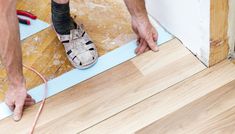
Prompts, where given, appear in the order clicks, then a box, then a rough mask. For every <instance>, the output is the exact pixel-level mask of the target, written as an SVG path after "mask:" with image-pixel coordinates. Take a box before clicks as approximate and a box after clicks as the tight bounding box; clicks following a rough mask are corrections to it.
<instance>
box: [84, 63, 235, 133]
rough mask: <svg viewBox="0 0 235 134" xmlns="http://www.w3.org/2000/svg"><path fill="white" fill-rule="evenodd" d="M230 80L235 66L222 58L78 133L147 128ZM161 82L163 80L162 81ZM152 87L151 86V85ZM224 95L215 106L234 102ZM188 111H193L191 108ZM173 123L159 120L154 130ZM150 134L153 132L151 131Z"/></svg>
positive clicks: (164, 127) (229, 106)
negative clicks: (221, 101)
mask: <svg viewBox="0 0 235 134" xmlns="http://www.w3.org/2000/svg"><path fill="white" fill-rule="evenodd" d="M156 75H157V74H156ZM233 80H235V65H234V64H233V63H231V62H229V61H224V62H222V63H220V64H218V65H216V66H214V67H212V68H209V69H206V70H204V71H202V72H200V73H198V74H196V75H194V76H192V77H190V78H188V79H186V80H184V81H183V82H180V83H178V84H176V85H174V86H172V87H170V88H168V89H166V90H164V91H162V92H160V93H158V94H155V95H154V96H152V97H150V98H148V99H146V100H144V101H143V102H141V103H139V104H136V105H135V106H133V107H131V108H129V109H126V110H125V111H123V112H121V113H118V114H117V115H115V116H113V117H111V118H109V119H107V120H105V121H103V122H101V123H99V124H97V125H95V126H93V127H91V128H89V129H87V130H85V131H84V132H82V134H92V133H96V134H99V133H100V134H110V133H112V134H126V133H134V132H138V131H139V130H140V129H142V128H144V127H147V126H148V125H151V124H152V123H154V122H158V121H159V120H161V119H163V118H164V117H166V116H168V115H169V114H174V112H176V111H178V110H180V109H182V108H183V107H185V106H187V105H189V104H190V103H193V102H194V101H197V100H198V99H200V98H201V97H203V96H206V95H207V94H209V93H211V92H213V91H216V90H217V89H218V88H220V87H222V86H224V85H226V84H227V83H229V82H231V81H233ZM162 83H165V81H164V82H162ZM233 84H234V83H232V84H231V83H230V86H229V89H231V91H230V92H231V93H232V94H233V95H234V91H233V90H232V88H233V87H234V85H233ZM231 85H232V86H231ZM152 88H155V87H154V86H153V87H152ZM229 89H227V90H229ZM221 90H223V89H221ZM221 92H222V93H221V94H223V91H221ZM225 94H226V93H225ZM226 95H227V96H225V97H224V96H223V97H224V98H227V97H228V96H229V97H230V98H228V99H230V100H228V101H227V104H225V106H223V105H222V103H221V105H218V106H220V107H225V109H226V108H228V109H229V108H231V107H233V105H234V97H232V96H230V94H226ZM214 99H216V98H214ZM217 100H218V101H219V100H220V98H217ZM205 103H207V102H205ZM218 103H219V102H218ZM218 109H219V108H218ZM197 110H198V112H199V111H200V109H197ZM213 110H214V109H212V112H213ZM187 112H188V111H185V112H184V113H180V114H182V116H183V115H187V114H188V113H187ZM189 112H190V111H189ZM192 112H194V111H193V110H192ZM202 112H203V111H202ZM196 114H197V112H196ZM192 117H193V116H192ZM184 119H186V120H187V116H186V117H185V116H184ZM171 121H173V122H171ZM179 121H180V120H179ZM188 121H191V122H194V120H190V119H188ZM175 122H176V123H177V120H175ZM175 122H174V118H169V121H168V122H166V123H165V125H164V124H162V123H159V127H162V128H161V129H156V131H157V133H158V132H159V134H165V133H164V132H165V131H164V130H166V131H167V130H168V131H170V132H172V133H174V132H175V129H174V125H173V128H172V129H170V128H169V129H168V126H169V125H170V124H168V123H175ZM163 125H164V126H163ZM150 127H151V126H150ZM182 127H183V126H180V127H179V129H180V128H182ZM154 128H155V126H154V127H153V130H155V129H154ZM162 129H163V130H162ZM114 130H115V131H114ZM142 131H144V130H142ZM176 132H177V131H176ZM143 133H151V131H150V132H148V131H144V132H143ZM153 133H154V134H156V133H155V132H154V131H153ZM174 134H175V133H174ZM188 134H190V132H188Z"/></svg>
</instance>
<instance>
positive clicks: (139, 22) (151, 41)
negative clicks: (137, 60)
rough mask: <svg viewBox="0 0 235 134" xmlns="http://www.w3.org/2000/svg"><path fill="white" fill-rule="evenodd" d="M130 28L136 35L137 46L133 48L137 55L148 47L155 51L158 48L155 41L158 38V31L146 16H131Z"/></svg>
mask: <svg viewBox="0 0 235 134" xmlns="http://www.w3.org/2000/svg"><path fill="white" fill-rule="evenodd" d="M132 29H133V30H134V32H135V33H136V34H137V37H138V40H137V41H138V47H137V48H136V50H135V52H136V54H137V55H140V54H142V53H144V52H146V51H148V50H150V49H151V50H153V51H155V52H157V51H158V50H159V49H158V46H157V45H156V43H155V42H156V41H157V39H158V33H157V31H156V29H155V28H154V27H153V25H152V24H151V23H150V21H149V19H148V17H147V16H145V17H142V18H135V17H132Z"/></svg>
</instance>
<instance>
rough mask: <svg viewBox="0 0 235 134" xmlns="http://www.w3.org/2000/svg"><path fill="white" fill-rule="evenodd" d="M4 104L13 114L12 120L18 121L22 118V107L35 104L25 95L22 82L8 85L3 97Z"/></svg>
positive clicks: (25, 91)
mask: <svg viewBox="0 0 235 134" xmlns="http://www.w3.org/2000/svg"><path fill="white" fill-rule="evenodd" d="M5 103H6V104H7V105H8V107H9V108H10V109H11V110H12V111H13V112H14V113H13V119H14V120H15V121H19V120H20V119H21V117H22V114H23V109H24V107H28V106H31V105H33V104H35V100H34V99H33V98H32V97H31V96H30V95H29V94H27V90H26V88H25V82H23V83H20V84H10V85H9V89H8V91H7V92H6V96H5Z"/></svg>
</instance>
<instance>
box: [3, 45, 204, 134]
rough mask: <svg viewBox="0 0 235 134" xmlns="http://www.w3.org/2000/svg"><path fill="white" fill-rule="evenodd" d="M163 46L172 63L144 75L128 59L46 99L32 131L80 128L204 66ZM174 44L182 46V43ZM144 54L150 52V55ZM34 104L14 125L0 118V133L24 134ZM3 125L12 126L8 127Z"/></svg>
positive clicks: (82, 128) (87, 126)
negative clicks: (36, 124) (38, 119)
mask: <svg viewBox="0 0 235 134" xmlns="http://www.w3.org/2000/svg"><path fill="white" fill-rule="evenodd" d="M164 45H168V46H172V47H173V48H174V47H175V45H177V44H175V41H174V40H173V41H171V42H168V43H166V44H164ZM164 45H163V46H164ZM163 46H162V47H161V51H168V53H166V54H165V55H164V56H166V57H167V56H171V55H169V53H175V56H174V57H173V59H171V61H172V62H171V63H169V64H167V65H165V66H162V67H161V65H158V66H157V67H158V68H157V70H152V71H150V72H151V73H150V72H149V74H147V75H143V74H142V72H141V71H140V70H139V69H138V68H137V67H136V66H135V64H133V62H132V61H128V62H126V63H124V64H121V65H120V66H118V67H115V68H113V69H111V70H109V71H107V72H105V73H102V74H100V75H98V76H96V77H94V78H92V79H90V80H88V81H85V82H83V83H81V84H78V85H76V86H74V87H71V88H70V89H68V90H66V91H65V92H62V93H60V94H59V95H56V96H54V97H52V98H49V99H48V100H47V103H46V107H45V111H44V112H43V114H42V117H41V118H40V121H39V124H38V126H37V128H36V132H38V133H76V132H80V131H83V130H85V129H87V128H89V127H91V126H93V125H95V124H97V123H99V122H101V121H103V120H105V119H107V118H109V117H111V116H113V115H115V114H117V113H118V112H121V111H123V110H125V109H127V108H129V107H131V106H133V105H135V104H136V103H139V102H141V101H142V100H144V99H146V98H148V97H150V96H152V95H153V94H156V93H159V92H161V91H163V90H165V89H166V88H168V87H170V86H172V85H174V84H176V83H178V82H180V81H182V80H184V79H185V78H188V77H190V76H191V75H194V74H196V73H197V72H199V71H201V70H203V69H205V66H204V65H202V64H201V63H200V62H199V61H198V60H197V59H196V58H195V57H194V56H193V55H192V54H190V53H189V54H186V55H185V56H183V57H182V56H180V55H179V56H178V52H172V51H171V50H172V49H168V48H170V47H164V48H163ZM178 46H180V47H181V48H182V49H185V48H184V47H183V46H182V45H179V44H178ZM149 53H151V54H149ZM147 55H151V56H150V57H151V58H148V56H147ZM153 55H156V58H157V59H159V60H158V62H156V64H165V63H164V62H163V61H161V58H158V57H159V56H157V55H158V54H157V53H153V52H148V54H146V58H147V59H149V61H150V62H151V60H155V59H154V58H152V57H153ZM161 56H163V55H161ZM137 58H139V57H137ZM172 66H174V68H172ZM78 77H79V76H78ZM163 81H164V82H163ZM36 107H38V105H36V106H34V107H31V108H29V109H27V111H26V112H25V115H24V118H23V120H22V121H20V122H19V123H17V124H15V123H13V121H12V120H11V119H10V118H7V119H5V120H3V121H1V122H0V129H1V132H15V131H17V133H25V132H26V130H25V128H27V127H29V126H30V123H31V121H32V118H33V116H34V115H35V112H36V109H35V108H36ZM7 126H11V128H14V129H9V128H8V127H7Z"/></svg>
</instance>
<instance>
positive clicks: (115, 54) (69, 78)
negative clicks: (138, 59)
mask: <svg viewBox="0 0 235 134" xmlns="http://www.w3.org/2000/svg"><path fill="white" fill-rule="evenodd" d="M151 21H152V23H153V25H154V27H155V28H156V29H157V30H158V34H159V39H158V44H159V45H160V44H162V43H164V42H167V41H169V40H171V39H172V38H173V37H172V35H170V34H169V33H168V32H166V31H165V30H164V29H163V28H162V27H161V26H160V25H158V24H157V23H156V22H155V21H154V20H153V19H151ZM136 47H137V44H136V40H133V41H131V42H129V43H127V44H125V45H123V46H121V47H119V48H117V49H115V50H113V51H111V52H109V53H107V54H105V55H103V56H101V57H100V58H99V60H98V62H97V64H96V65H95V66H93V67H91V68H89V69H86V70H78V69H73V70H71V71H69V72H67V73H64V74H63V75H61V76H59V77H57V78H55V79H52V80H50V81H49V82H48V88H49V89H48V96H47V97H51V96H53V95H56V94H57V93H59V92H62V91H64V90H66V89H68V88H70V87H72V86H74V85H76V84H78V83H80V82H82V81H85V80H87V79H89V78H91V77H94V76H96V75H98V74H100V73H102V72H104V71H106V70H108V69H110V68H112V67H115V66H117V65H119V64H121V63H123V62H125V61H127V60H130V59H131V58H134V57H135V56H136V54H135V53H134V50H135V49H136ZM28 93H29V94H30V95H31V96H32V97H33V98H34V99H35V100H36V102H40V101H41V100H42V99H43V98H42V97H43V94H44V84H42V85H40V86H38V87H35V88H33V89H31V90H29V91H28ZM0 109H1V111H0V120H1V119H3V118H6V117H8V116H10V115H11V114H12V112H11V111H10V110H9V108H8V107H7V106H6V104H5V103H1V104H0Z"/></svg>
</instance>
